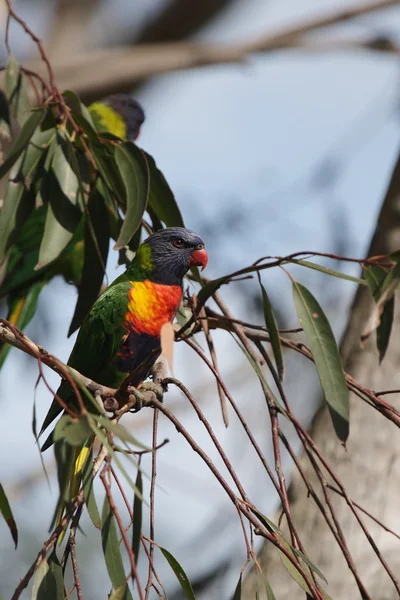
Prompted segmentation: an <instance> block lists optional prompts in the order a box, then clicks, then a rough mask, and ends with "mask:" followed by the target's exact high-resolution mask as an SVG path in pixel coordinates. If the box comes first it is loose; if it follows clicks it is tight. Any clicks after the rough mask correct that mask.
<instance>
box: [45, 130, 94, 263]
mask: <svg viewBox="0 0 400 600" xmlns="http://www.w3.org/2000/svg"><path fill="white" fill-rule="evenodd" d="M51 150H52V153H51V155H50V157H49V161H48V163H49V165H47V167H50V168H49V170H48V182H46V184H47V185H48V188H47V190H45V195H46V193H47V194H48V200H49V205H48V209H47V215H46V222H45V227H44V234H43V239H42V243H41V245H40V250H39V260H38V264H37V265H36V267H35V269H36V270H38V269H40V268H42V267H43V266H44V265H47V264H48V263H49V262H51V261H53V260H54V259H55V258H57V256H59V254H60V253H61V252H62V250H64V248H65V247H66V246H67V244H68V242H69V241H70V240H71V238H72V236H73V234H74V232H75V230H76V229H77V227H78V225H79V221H80V219H81V211H80V209H79V208H78V206H79V205H82V204H83V202H84V200H83V198H81V194H80V191H79V182H78V178H77V176H76V175H75V173H74V171H73V169H72V167H71V166H70V164H69V162H68V158H67V157H68V154H67V152H68V148H67V145H66V142H65V140H64V139H63V138H62V137H61V135H58V136H57V140H56V143H55V144H52V146H51Z"/></svg>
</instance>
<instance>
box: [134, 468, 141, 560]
mask: <svg viewBox="0 0 400 600" xmlns="http://www.w3.org/2000/svg"><path fill="white" fill-rule="evenodd" d="M135 485H136V487H137V489H138V490H139V492H140V496H138V495H137V494H135V495H134V500H133V527H132V551H133V554H134V556H135V561H136V564H138V559H139V550H140V535H141V533H142V514H143V510H142V509H143V501H142V496H143V480H142V472H141V470H140V469H139V468H138V472H137V476H136V481H135Z"/></svg>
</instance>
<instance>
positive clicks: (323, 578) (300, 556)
mask: <svg viewBox="0 0 400 600" xmlns="http://www.w3.org/2000/svg"><path fill="white" fill-rule="evenodd" d="M292 550H293V552H294V553H295V554H296V555H297V556H298V557H299V558H301V559H302V560H304V562H305V563H307V565H308V566H309V567H310V569H311V570H312V571H314V573H316V574H317V575H318V577H321V579H322V580H323V581H325V583H326V584H327V583H328V581H327V579H326V577H325V575H324V574H323V573H322V572H321V571H320V570H319V569H318V567H316V566H315V565H314V563H312V562H311V560H310V559H309V558H308V556H307V555H306V554H304V553H303V552H301V551H300V550H298V549H297V548H292Z"/></svg>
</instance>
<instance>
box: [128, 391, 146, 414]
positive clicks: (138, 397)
mask: <svg viewBox="0 0 400 600" xmlns="http://www.w3.org/2000/svg"><path fill="white" fill-rule="evenodd" d="M127 391H128V394H129V401H130V402H133V400H135V405H134V406H132V408H131V409H130V411H129V412H132V413H137V412H139V410H141V409H142V408H143V404H144V402H145V399H144V397H143V394H142V393H141V392H139V390H138V389H137V388H135V387H133V385H130V386H129V387H128V390H127Z"/></svg>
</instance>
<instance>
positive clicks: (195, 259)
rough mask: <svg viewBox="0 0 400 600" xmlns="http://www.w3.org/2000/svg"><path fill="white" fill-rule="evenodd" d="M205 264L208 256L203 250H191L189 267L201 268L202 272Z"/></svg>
mask: <svg viewBox="0 0 400 600" xmlns="http://www.w3.org/2000/svg"><path fill="white" fill-rule="evenodd" d="M207 263H208V254H207V252H206V249H205V248H201V250H193V252H192V254H191V257H190V263H189V264H190V266H191V267H201V270H202V271H204V269H205V268H206V266H207Z"/></svg>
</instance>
